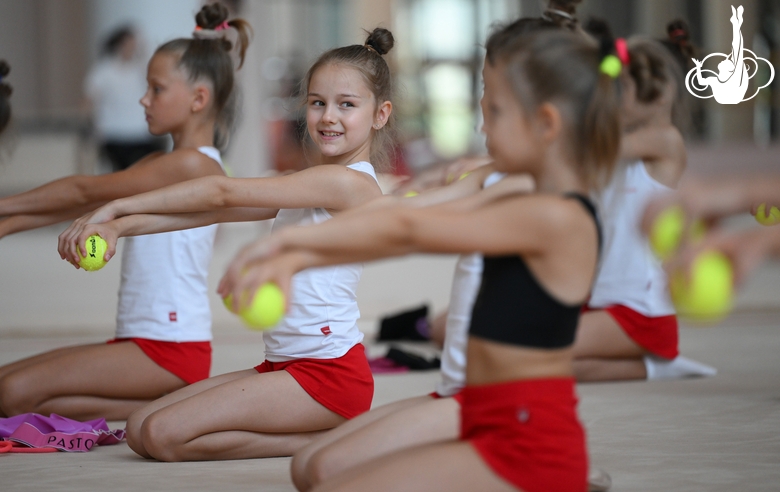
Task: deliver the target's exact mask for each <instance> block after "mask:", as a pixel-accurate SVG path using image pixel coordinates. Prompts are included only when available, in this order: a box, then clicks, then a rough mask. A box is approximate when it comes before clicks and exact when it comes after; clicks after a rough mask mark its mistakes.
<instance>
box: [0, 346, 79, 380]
mask: <svg viewBox="0 0 780 492" xmlns="http://www.w3.org/2000/svg"><path fill="white" fill-rule="evenodd" d="M83 348H84V345H76V346H71V347H62V348H58V349H54V350H50V351H48V352H44V353H42V354H37V355H33V356H31V357H27V358H26V359H21V360H17V361H16V362H11V363H10V364H6V365H4V366H2V367H0V379H2V378H3V377H5V376H6V375H7V374H10V373H12V372H15V371H18V370H19V369H24V368H26V367H30V366H34V365H36V364H40V363H41V362H46V361H49V360H51V359H56V358H57V357H61V356H63V355H64V354H66V353H69V352H74V351H79V350H81V349H83Z"/></svg>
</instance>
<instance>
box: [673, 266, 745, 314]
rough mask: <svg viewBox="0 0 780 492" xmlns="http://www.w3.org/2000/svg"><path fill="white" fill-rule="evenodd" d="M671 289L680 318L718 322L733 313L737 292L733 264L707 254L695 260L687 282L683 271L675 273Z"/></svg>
mask: <svg viewBox="0 0 780 492" xmlns="http://www.w3.org/2000/svg"><path fill="white" fill-rule="evenodd" d="M669 290H670V293H671V296H672V301H673V302H674V305H675V307H676V308H677V313H678V314H679V315H680V316H681V317H683V318H688V319H691V320H693V321H703V322H708V321H709V322H713V321H717V320H719V319H720V318H722V317H724V316H725V315H726V314H728V312H729V311H730V310H731V304H732V297H733V293H734V292H733V291H734V272H733V271H732V268H731V262H729V259H728V258H727V257H726V256H725V255H724V254H722V253H720V252H718V251H705V252H703V253H701V254H699V255H698V256H697V257H696V259H695V260H694V261H693V264H692V265H691V271H690V277H689V278H688V279H686V278H685V275H684V274H683V273H682V272H675V273H673V274H672V276H671V279H670V282H669Z"/></svg>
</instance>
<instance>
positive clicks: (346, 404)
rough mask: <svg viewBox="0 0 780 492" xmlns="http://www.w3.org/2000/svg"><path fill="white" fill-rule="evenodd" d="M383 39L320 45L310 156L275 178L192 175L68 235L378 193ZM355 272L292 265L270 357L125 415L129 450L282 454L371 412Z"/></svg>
mask: <svg viewBox="0 0 780 492" xmlns="http://www.w3.org/2000/svg"><path fill="white" fill-rule="evenodd" d="M392 42H393V40H392V35H391V34H390V33H389V31H386V30H384V29H376V30H375V31H374V32H372V33H371V34H370V35H369V37H368V40H367V41H366V45H365V46H363V45H354V46H348V47H345V48H337V49H335V50H331V51H329V52H326V53H325V54H324V55H322V57H321V58H320V59H319V60H318V61H317V62H316V63H315V64H314V65H313V66H312V68H311V69H310V70H309V73H308V74H307V76H306V79H305V84H304V86H305V87H306V88H307V94H306V98H307V99H306V114H307V127H308V133H309V136H310V137H311V139H312V141H313V143H314V145H315V146H316V148H317V149H318V151H319V152H318V155H317V156H316V161H318V162H317V164H318V165H315V166H313V167H310V168H309V169H305V170H303V171H299V172H297V173H294V174H291V175H286V176H279V177H270V178H243V179H238V178H226V177H214V178H206V179H200V180H193V181H190V182H187V183H181V184H179V185H175V186H171V187H168V188H165V189H162V190H157V191H154V192H151V193H145V194H142V195H138V196H135V197H132V198H129V199H124V200H117V201H115V202H112V203H109V204H107V205H106V206H104V207H103V208H102V209H99V210H98V211H97V212H95V213H94V214H93V215H91V216H90V217H85V218H84V219H83V220H82V222H81V223H80V224H79V225H77V227H76V228H75V229H74V231H72V237H75V238H78V237H86V236H88V235H89V234H92V233H94V232H96V231H98V232H100V231H105V233H106V235H107V236H108V238H107V241H108V242H109V244H112V243H113V242H115V240H116V239H115V238H116V237H118V236H124V235H142V234H153V233H159V232H164V231H170V230H178V229H184V228H192V227H198V226H204V225H208V224H214V223H216V222H227V221H246V220H262V219H271V218H275V219H276V220H275V222H274V226H273V228H274V230H278V229H282V228H285V227H290V226H306V225H310V224H317V223H320V222H323V221H325V220H328V219H329V218H331V216H332V215H333V214H337V213H340V212H342V211H345V210H348V209H350V208H353V207H356V206H358V205H361V204H363V203H366V202H368V201H370V200H373V199H375V198H378V197H379V196H381V190H380V188H379V186H378V183H377V180H376V174H375V171H374V167H373V165H372V164H370V163H369V160H371V161H373V162H375V163H376V162H377V161H379V162H380V163H381V161H382V152H381V151H383V150H384V144H383V142H385V143H387V142H389V140H387V133H388V132H389V131H390V130H391V129H388V128H387V126H388V124H392V119H391V115H392V103H391V101H390V75H389V71H388V67H387V64H386V62H385V61H384V58H383V57H382V54H384V53H386V52H387V51H388V50H389V49H390V48H391V47H392ZM369 81H375V82H376V83H375V84H374V83H369ZM101 235H102V234H101ZM361 270H362V266H361V265H342V266H337V267H327V268H317V269H312V270H308V271H302V272H300V273H299V274H298V275H296V277H295V278H294V279H293V285H292V290H291V292H290V295H289V299H288V311H287V314H286V316H285V317H284V318H283V319H282V321H281V322H280V323H279V324H278V325H277V326H276V327H275V328H274V329H273V330H271V331H267V332H265V333H264V334H263V340H264V342H265V351H266V354H265V360H264V361H262V358H260V354H258V357H259V360H258V362H260V361H262V363H261V364H259V365H258V366H257V367H256V368H254V369H247V370H244V371H238V372H234V373H230V374H223V375H221V376H216V377H212V378H210V379H207V380H205V381H201V382H199V383H197V384H194V385H191V386H189V387H187V388H184V389H183V390H181V391H177V392H174V393H171V394H170V395H167V396H165V397H163V398H160V399H159V400H157V401H155V402H153V403H152V404H150V405H147V406H146V407H144V408H143V409H141V410H139V411H138V412H136V413H134V414H133V415H131V416H130V418H129V419H128V424H127V432H128V434H127V439H128V444H129V445H130V447H131V448H132V449H133V450H134V451H136V452H137V453H138V454H140V455H142V456H145V457H152V458H157V459H160V460H164V461H186V460H204V459H240V458H257V457H265V456H285V455H290V454H292V452H293V451H295V450H296V449H298V448H299V447H300V446H302V445H305V444H306V443H308V442H309V441H310V440H311V439H313V438H314V436H316V435H317V434H318V431H321V430H324V429H328V428H331V427H334V426H336V425H338V424H340V423H342V422H343V421H345V420H346V419H348V418H352V417H354V416H356V415H357V414H359V413H362V412H364V411H366V410H368V409H369V407H370V405H371V399H372V396H373V378H372V376H371V372H370V369H369V367H368V362H367V360H366V357H365V354H364V352H363V347H362V345H361V344H360V342H361V340H362V338H363V335H362V334H361V332H360V331H359V330H358V328H357V319H358V318H359V316H360V312H359V310H358V307H357V299H356V294H355V291H356V288H357V283H358V281H359V279H360V273H361ZM248 292H250V293H251V292H253V289H251V288H250V289H248ZM244 297H245V296H239V299H240V298H244ZM206 409H207V410H206ZM160 429H166V431H165V432H158V430H160Z"/></svg>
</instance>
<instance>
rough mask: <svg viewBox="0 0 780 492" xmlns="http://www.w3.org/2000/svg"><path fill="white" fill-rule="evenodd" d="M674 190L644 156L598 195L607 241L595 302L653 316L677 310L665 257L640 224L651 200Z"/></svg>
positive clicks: (623, 168) (592, 304)
mask: <svg viewBox="0 0 780 492" xmlns="http://www.w3.org/2000/svg"><path fill="white" fill-rule="evenodd" d="M669 191H672V189H671V188H669V187H667V186H665V185H663V184H661V183H659V182H658V181H656V180H654V179H653V178H652V177H651V176H650V175H649V174H648V173H647V169H645V165H644V163H643V162H642V161H638V162H635V163H633V164H629V165H627V166H620V167H619V168H618V169H617V170H616V171H615V176H614V177H613V178H612V181H611V182H610V184H609V185H608V186H607V187H606V188H605V189H604V191H603V192H602V194H601V197H600V198H598V199H597V201H598V203H599V205H600V206H599V209H600V210H599V211H600V213H601V218H602V222H601V226H602V230H603V234H604V242H603V248H602V253H601V267H600V269H599V273H598V275H597V277H596V281H595V283H594V286H593V292H592V294H591V298H590V301H589V302H588V305H589V306H590V307H592V308H596V309H598V308H605V307H608V306H612V305H615V304H620V305H623V306H626V307H629V308H631V309H633V310H634V311H637V312H638V313H640V314H643V315H644V316H649V317H657V316H667V315H670V314H674V313H675V310H674V306H673V305H672V302H671V299H670V298H669V290H668V282H667V278H666V274H665V273H664V271H663V268H662V267H661V262H660V261H659V260H658V259H657V258H656V257H655V255H653V252H652V251H651V249H650V246H649V244H648V242H647V238H646V237H644V236H643V235H642V233H641V231H640V230H639V222H640V220H641V217H642V213H643V212H644V209H645V205H646V204H647V201H648V200H649V199H650V198H651V197H653V196H654V195H657V194H658V193H665V192H669Z"/></svg>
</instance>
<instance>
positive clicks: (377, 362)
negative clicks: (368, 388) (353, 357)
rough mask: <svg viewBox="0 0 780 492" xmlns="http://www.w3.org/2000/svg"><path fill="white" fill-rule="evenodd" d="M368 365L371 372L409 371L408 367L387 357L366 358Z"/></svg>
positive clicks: (393, 372)
mask: <svg viewBox="0 0 780 492" xmlns="http://www.w3.org/2000/svg"><path fill="white" fill-rule="evenodd" d="M368 367H370V368H371V373H372V374H398V373H401V372H407V371H409V368H408V367H406V366H399V365H398V364H396V363H395V361H393V360H390V359H388V358H387V357H377V358H376V359H368Z"/></svg>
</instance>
